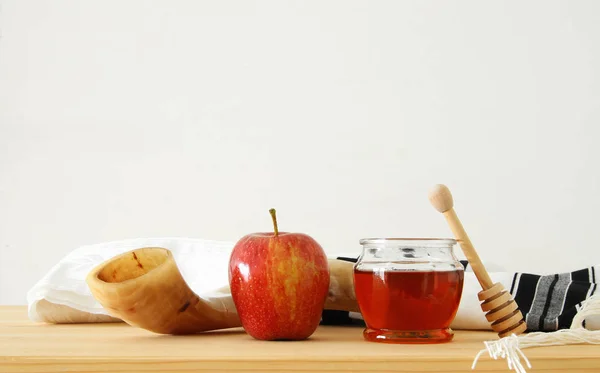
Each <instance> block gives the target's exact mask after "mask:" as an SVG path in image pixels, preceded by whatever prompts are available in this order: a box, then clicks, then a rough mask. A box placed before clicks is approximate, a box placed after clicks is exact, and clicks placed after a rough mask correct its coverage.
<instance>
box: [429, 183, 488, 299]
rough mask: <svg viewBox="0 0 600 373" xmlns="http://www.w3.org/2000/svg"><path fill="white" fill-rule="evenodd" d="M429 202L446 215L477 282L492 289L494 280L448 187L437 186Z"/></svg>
mask: <svg viewBox="0 0 600 373" xmlns="http://www.w3.org/2000/svg"><path fill="white" fill-rule="evenodd" d="M429 201H430V202H431V204H432V205H433V207H435V209H436V210H438V211H439V212H441V213H442V214H444V217H445V218H446V220H447V221H448V225H449V226H450V229H451V230H452V233H453V234H454V237H455V238H456V239H457V241H458V244H459V245H460V247H461V248H462V250H463V252H464V254H465V256H466V257H467V260H468V261H469V265H470V266H471V268H472V269H473V272H475V276H477V280H478V281H479V284H480V285H481V287H482V288H483V290H487V289H489V288H491V287H492V286H493V285H494V283H493V282H492V279H491V278H490V275H489V274H488V272H487V270H486V269H485V267H484V265H483V263H481V259H480V258H479V255H477V252H476V251H475V248H474V247H473V244H472V243H471V240H470V239H469V236H468V235H467V232H465V229H464V228H463V225H462V224H461V222H460V220H459V219H458V216H457V215H456V212H455V211H454V200H453V199H452V194H451V193H450V190H449V189H448V187H446V186H445V185H441V184H438V185H435V186H434V187H433V188H432V189H431V191H430V192H429Z"/></svg>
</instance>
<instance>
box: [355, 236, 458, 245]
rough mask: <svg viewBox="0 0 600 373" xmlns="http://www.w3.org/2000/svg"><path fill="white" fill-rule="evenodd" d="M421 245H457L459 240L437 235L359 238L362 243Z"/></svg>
mask: <svg viewBox="0 0 600 373" xmlns="http://www.w3.org/2000/svg"><path fill="white" fill-rule="evenodd" d="M409 242H413V243H415V244H421V245H431V244H440V245H455V244H456V243H457V242H458V241H457V240H455V239H454V238H435V237H371V238H362V239H360V240H359V243H360V244H361V245H368V244H383V243H409Z"/></svg>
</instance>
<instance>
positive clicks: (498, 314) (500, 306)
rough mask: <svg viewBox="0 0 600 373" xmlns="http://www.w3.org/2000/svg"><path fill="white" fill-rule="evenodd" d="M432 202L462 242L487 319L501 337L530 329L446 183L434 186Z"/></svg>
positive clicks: (457, 238) (430, 197)
mask: <svg viewBox="0 0 600 373" xmlns="http://www.w3.org/2000/svg"><path fill="white" fill-rule="evenodd" d="M429 201H430V202H431V204H432V205H433V207H435V209H436V210H438V211H439V212H441V213H442V214H444V216H445V217H446V220H447V221H448V225H450V229H451V230H452V233H453V234H454V237H455V238H456V240H457V241H458V243H459V244H460V247H461V248H462V250H463V252H464V254H465V256H466V257H467V260H468V261H469V265H470V266H471V268H472V269H473V272H474V273H475V276H476V277H477V280H478V281H479V284H480V285H481V287H482V289H483V290H482V291H480V292H479V294H477V296H478V298H479V300H480V301H482V302H483V303H481V309H482V311H483V312H485V318H486V319H487V320H488V321H489V322H490V323H491V326H492V329H493V330H494V331H495V332H496V333H498V336H499V337H500V338H502V337H506V336H508V335H510V334H516V335H518V334H521V333H524V332H525V331H526V330H527V323H526V322H525V320H524V319H523V314H522V313H521V311H520V310H519V307H518V305H517V303H516V302H515V300H514V299H512V297H511V295H510V293H508V292H507V291H506V290H505V289H504V286H503V285H502V284H501V283H499V282H498V283H493V282H492V279H491V278H490V275H489V274H488V272H487V271H486V269H485V267H484V266H483V263H481V259H479V255H477V252H476V251H475V248H474V247H473V244H472V243H471V240H470V239H469V236H468V235H467V232H465V229H464V228H463V226H462V224H461V222H460V220H458V216H457V215H456V212H455V211H454V200H453V199H452V194H451V193H450V190H449V189H448V188H447V187H446V186H445V185H441V184H438V185H436V186H434V187H433V188H432V189H431V190H430V192H429Z"/></svg>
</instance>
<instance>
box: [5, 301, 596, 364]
mask: <svg viewBox="0 0 600 373" xmlns="http://www.w3.org/2000/svg"><path fill="white" fill-rule="evenodd" d="M361 333H362V328H361V327H360V326H356V327H347V326H346V327H335V326H321V327H319V329H318V330H317V332H316V333H315V334H314V335H313V336H312V337H311V339H309V340H307V341H302V342H265V341H257V340H254V339H252V338H251V337H250V336H248V335H247V334H245V333H244V332H243V331H242V330H240V329H231V330H227V331H221V332H210V333H205V334H199V335H193V336H165V335H157V334H152V333H150V332H147V331H145V330H141V329H138V328H133V327H131V326H128V325H126V324H124V323H113V324H88V325H81V324H79V325H49V324H37V323H33V322H31V321H29V320H28V319H27V310H26V308H25V307H12V306H11V307H0V372H2V373H9V372H192V371H194V372H203V371H217V372H234V371H235V372H237V371H240V372H255V373H258V372H286V373H289V372H305V371H309V372H345V371H347V372H350V371H351V372H433V371H441V372H468V371H470V370H471V363H472V362H473V358H474V356H475V355H476V354H477V352H478V351H479V350H481V349H482V348H483V347H484V346H483V343H482V341H484V340H490V339H494V334H492V333H491V332H470V331H456V334H455V337H454V341H452V342H450V343H446V344H440V345H388V344H380V343H373V342H366V341H363V339H362V334H361ZM524 352H525V353H526V355H527V357H528V358H529V359H530V361H531V362H532V365H533V369H531V370H530V371H531V372H600V346H594V345H577V346H573V345H572V346H559V347H543V348H531V349H525V350H524ZM475 371H476V372H477V371H481V372H508V371H509V370H508V368H507V365H506V362H505V361H504V360H498V361H494V360H492V359H491V358H490V357H489V356H488V355H487V353H486V355H484V356H483V357H482V358H481V359H480V361H479V363H478V364H477V367H476V370H475Z"/></svg>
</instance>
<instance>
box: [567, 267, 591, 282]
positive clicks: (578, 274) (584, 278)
mask: <svg viewBox="0 0 600 373" xmlns="http://www.w3.org/2000/svg"><path fill="white" fill-rule="evenodd" d="M571 279H572V280H573V281H581V282H587V283H590V282H591V281H590V279H591V276H590V269H589V268H585V269H580V270H579V271H575V272H571Z"/></svg>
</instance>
